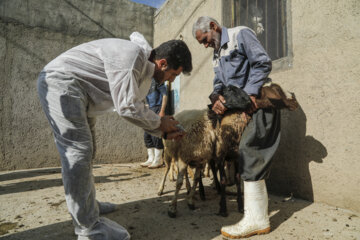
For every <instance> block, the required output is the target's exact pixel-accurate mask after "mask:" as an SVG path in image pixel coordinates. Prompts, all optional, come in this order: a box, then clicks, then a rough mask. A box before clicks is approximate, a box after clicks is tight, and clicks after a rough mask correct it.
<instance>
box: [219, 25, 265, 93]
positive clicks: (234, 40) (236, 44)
mask: <svg viewBox="0 0 360 240" xmlns="http://www.w3.org/2000/svg"><path fill="white" fill-rule="evenodd" d="M213 64H214V71H215V78H214V92H213V93H218V94H222V89H223V87H224V86H229V85H233V86H236V87H239V88H242V89H243V90H244V91H245V92H246V93H247V94H249V95H258V93H259V89H260V88H261V86H262V85H263V84H264V83H265V82H266V80H267V77H268V75H269V74H270V71H271V59H270V57H269V56H268V54H267V53H266V51H265V50H264V48H263V47H262V46H261V43H260V42H259V40H258V39H257V38H256V36H255V33H254V32H253V31H252V30H251V29H250V28H248V27H242V26H240V27H235V28H229V29H227V28H225V27H222V33H221V43H220V49H219V50H218V51H217V52H215V51H214V58H213Z"/></svg>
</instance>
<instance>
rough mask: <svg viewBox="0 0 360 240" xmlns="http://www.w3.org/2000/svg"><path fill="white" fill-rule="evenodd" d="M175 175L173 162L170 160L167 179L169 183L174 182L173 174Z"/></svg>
mask: <svg viewBox="0 0 360 240" xmlns="http://www.w3.org/2000/svg"><path fill="white" fill-rule="evenodd" d="M175 173H176V170H175V161H174V160H172V161H171V163H170V173H169V174H170V176H169V179H170V181H172V182H173V181H175V178H174V174H175Z"/></svg>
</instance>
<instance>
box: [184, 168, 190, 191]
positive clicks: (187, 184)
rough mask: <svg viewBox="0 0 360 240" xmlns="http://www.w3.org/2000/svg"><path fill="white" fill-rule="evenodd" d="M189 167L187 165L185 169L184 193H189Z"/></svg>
mask: <svg viewBox="0 0 360 240" xmlns="http://www.w3.org/2000/svg"><path fill="white" fill-rule="evenodd" d="M189 169H190V168H189V167H187V171H185V183H186V194H188V195H189V193H190V191H191V185H190V181H189V173H188V171H189Z"/></svg>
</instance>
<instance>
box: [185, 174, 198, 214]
mask: <svg viewBox="0 0 360 240" xmlns="http://www.w3.org/2000/svg"><path fill="white" fill-rule="evenodd" d="M200 171H201V170H200V169H199V168H196V170H195V175H194V179H193V181H194V182H193V186H192V188H191V190H190V193H189V195H188V196H187V204H188V207H189V208H190V209H191V210H195V205H194V195H195V191H196V187H197V184H198V182H199V179H200V177H201V176H200Z"/></svg>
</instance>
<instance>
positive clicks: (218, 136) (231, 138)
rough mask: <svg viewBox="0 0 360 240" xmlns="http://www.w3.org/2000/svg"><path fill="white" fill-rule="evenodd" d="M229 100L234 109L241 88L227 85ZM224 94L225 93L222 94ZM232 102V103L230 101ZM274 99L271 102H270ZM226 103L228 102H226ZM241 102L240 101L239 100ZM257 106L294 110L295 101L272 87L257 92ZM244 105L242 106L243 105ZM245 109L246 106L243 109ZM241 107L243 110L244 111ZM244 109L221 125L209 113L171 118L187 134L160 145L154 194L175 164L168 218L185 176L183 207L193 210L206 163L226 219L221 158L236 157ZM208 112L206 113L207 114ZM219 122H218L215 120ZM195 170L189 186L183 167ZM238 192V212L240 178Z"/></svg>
mask: <svg viewBox="0 0 360 240" xmlns="http://www.w3.org/2000/svg"><path fill="white" fill-rule="evenodd" d="M225 90H228V93H229V95H230V98H229V99H228V98H226V101H227V103H231V97H232V96H233V97H234V99H235V101H234V103H235V104H234V105H235V106H236V104H237V102H239V101H238V99H237V97H238V96H242V97H244V96H245V98H246V97H247V95H244V94H243V93H242V92H241V91H242V90H241V89H238V88H234V87H233V86H230V87H229V88H228V89H225ZM224 95H226V94H224ZM234 99H233V100H234ZM274 99H275V101H273V100H274ZM228 100H229V101H228ZM240 100H243V99H240ZM257 101H258V103H259V105H260V106H261V107H263V108H267V107H273V108H284V107H285V108H289V109H290V110H294V109H296V107H297V102H296V100H295V98H294V96H292V99H288V98H286V96H285V94H284V93H283V91H282V89H281V88H280V86H278V85H275V84H272V85H270V86H267V87H263V88H262V90H261V99H258V100H257ZM245 105H246V104H244V106H245ZM245 107H248V106H245ZM245 107H244V108H245ZM243 111H244V109H240V110H236V109H234V110H228V111H226V112H225V114H224V115H223V116H221V122H219V121H217V119H219V118H218V117H213V116H214V113H213V112H212V111H211V110H205V109H204V110H187V111H183V112H181V113H179V114H177V115H176V116H175V119H177V120H178V121H179V122H180V124H181V125H182V126H183V127H184V129H185V130H186V132H187V135H185V137H184V138H182V139H181V140H180V141H177V142H174V141H169V140H165V141H164V146H165V149H164V150H165V151H164V160H165V163H166V168H165V173H164V176H163V179H162V181H161V183H160V187H159V191H158V195H159V196H160V195H162V194H163V189H164V185H165V181H166V176H167V174H168V172H169V169H170V165H171V161H172V160H173V161H175V162H176V163H177V165H178V177H177V182H176V190H175V195H174V198H173V200H172V202H171V203H170V206H169V209H168V215H169V216H170V217H176V205H177V196H178V193H179V190H180V188H181V186H182V183H183V177H184V175H185V176H186V182H187V184H186V186H187V189H188V191H189V194H188V195H187V204H188V206H189V208H190V209H194V208H195V207H194V202H193V197H194V193H195V189H196V186H197V184H198V183H199V182H200V181H201V170H202V169H203V168H204V167H205V165H206V163H208V162H209V163H210V165H211V168H212V170H213V175H214V180H215V182H217V188H219V186H220V190H221V200H220V211H219V213H220V214H221V215H222V216H226V215H227V214H226V199H225V184H226V180H225V179H226V176H225V172H224V161H225V158H226V157H228V158H232V159H236V158H237V152H238V146H239V143H240V139H241V135H242V132H243V131H244V129H245V127H246V126H247V124H248V122H249V121H250V119H251V117H250V116H249V115H248V114H245V113H244V112H243ZM209 113H210V114H209ZM219 120H220V119H219ZM188 166H191V167H193V168H195V174H194V180H193V181H194V182H193V186H192V187H191V186H190V183H189V181H188V178H187V171H186V170H187V167H188ZM216 167H217V168H218V169H219V171H220V179H221V182H220V183H219V182H218V180H217V175H216ZM236 184H237V189H238V197H237V198H238V199H237V200H238V210H239V211H241V210H242V199H241V192H240V177H239V176H238V178H237V180H236ZM200 196H201V198H202V199H204V198H205V196H204V193H203V192H200Z"/></svg>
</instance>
